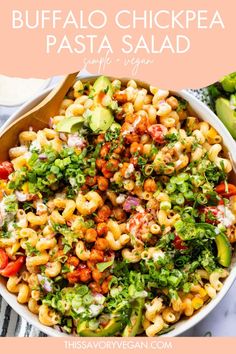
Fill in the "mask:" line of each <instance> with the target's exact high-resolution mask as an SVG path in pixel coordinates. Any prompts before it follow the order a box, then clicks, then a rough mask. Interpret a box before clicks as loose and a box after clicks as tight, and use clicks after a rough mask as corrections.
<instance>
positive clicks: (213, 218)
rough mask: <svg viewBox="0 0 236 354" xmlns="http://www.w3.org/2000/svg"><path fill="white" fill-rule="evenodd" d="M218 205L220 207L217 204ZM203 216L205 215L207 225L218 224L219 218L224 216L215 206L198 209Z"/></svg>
mask: <svg viewBox="0 0 236 354" xmlns="http://www.w3.org/2000/svg"><path fill="white" fill-rule="evenodd" d="M219 205H222V204H221V202H219ZM200 210H201V212H202V213H203V214H205V222H207V223H208V224H213V225H215V224H218V223H219V220H218V218H219V216H222V217H223V216H224V215H223V212H222V211H221V210H220V209H219V208H218V207H217V206H207V207H203V208H201V209H200Z"/></svg>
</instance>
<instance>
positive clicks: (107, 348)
mask: <svg viewBox="0 0 236 354" xmlns="http://www.w3.org/2000/svg"><path fill="white" fill-rule="evenodd" d="M235 346H236V338H201V340H199V338H163V337H162V338H160V337H159V338H158V337H157V338H140V337H139V338H132V339H131V338H130V339H123V338H99V339H97V338H81V337H80V338H76V337H71V339H65V338H44V339H42V338H27V339H26V338H2V339H1V351H2V352H3V353H13V352H19V348H20V352H21V353H25V354H31V353H34V354H41V353H42V352H45V353H50V352H51V353H58V354H65V353H85V354H96V353H101V352H102V353H104V354H110V353H111V352H112V353H113V354H116V353H139V352H142V353H144V354H151V353H153V354H155V353H169V354H183V353H191V354H199V353H214V354H220V353H222V352H227V353H228V354H234V353H235Z"/></svg>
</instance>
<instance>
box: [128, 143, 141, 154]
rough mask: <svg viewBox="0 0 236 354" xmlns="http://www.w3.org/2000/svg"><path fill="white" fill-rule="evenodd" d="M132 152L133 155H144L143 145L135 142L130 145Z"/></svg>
mask: <svg viewBox="0 0 236 354" xmlns="http://www.w3.org/2000/svg"><path fill="white" fill-rule="evenodd" d="M130 152H131V154H132V155H133V154H136V153H138V154H142V152H143V144H139V143H136V142H133V143H132V144H131V145H130Z"/></svg>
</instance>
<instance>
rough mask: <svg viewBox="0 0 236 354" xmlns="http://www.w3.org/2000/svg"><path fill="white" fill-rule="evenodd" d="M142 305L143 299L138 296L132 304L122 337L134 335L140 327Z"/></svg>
mask: <svg viewBox="0 0 236 354" xmlns="http://www.w3.org/2000/svg"><path fill="white" fill-rule="evenodd" d="M143 307H144V299H143V298H139V299H137V300H135V302H134V306H133V309H132V312H131V316H130V320H129V323H128V324H127V326H126V327H125V329H124V331H123V334H122V337H135V336H136V334H137V333H138V330H139V328H140V324H141V322H142V311H143Z"/></svg>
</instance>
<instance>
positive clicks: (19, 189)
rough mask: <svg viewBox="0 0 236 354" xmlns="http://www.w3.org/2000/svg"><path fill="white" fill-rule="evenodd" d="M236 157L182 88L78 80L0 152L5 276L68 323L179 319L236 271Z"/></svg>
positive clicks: (49, 317) (34, 304) (84, 330)
mask: <svg viewBox="0 0 236 354" xmlns="http://www.w3.org/2000/svg"><path fill="white" fill-rule="evenodd" d="M231 170H232V164H231V162H230V159H229V158H228V156H227V151H225V149H224V147H223V144H222V138H221V136H220V135H219V134H218V132H216V131H215V129H214V128H213V127H211V126H210V125H209V124H208V123H206V122H204V121H201V120H200V119H199V118H198V117H196V116H194V115H193V114H192V113H191V109H190V107H189V105H188V102H186V101H185V100H183V99H182V98H180V97H175V96H173V95H171V93H170V92H169V91H167V90H161V89H159V88H157V87H153V86H150V87H149V88H148V89H147V88H144V87H140V86H138V85H137V83H136V82H135V81H134V80H130V81H128V82H127V83H125V84H124V83H122V82H121V81H119V80H113V81H110V80H109V79H108V78H106V77H104V76H101V77H98V78H97V79H96V81H95V82H94V83H93V84H92V83H91V82H82V81H80V80H78V81H76V82H75V84H74V86H73V87H72V88H71V89H70V90H69V92H68V93H67V96H66V97H65V99H64V100H63V102H62V103H61V107H60V110H59V112H58V116H55V117H51V118H50V121H49V125H48V127H47V128H45V129H42V130H39V131H34V129H33V128H31V127H29V128H28V130H27V131H22V132H21V133H20V134H19V146H16V147H12V148H11V149H10V151H9V161H4V162H2V163H1V164H0V199H1V201H0V228H1V229H0V275H1V276H2V277H4V278H5V279H6V287H7V289H8V291H9V292H12V293H15V294H16V296H17V300H18V302H19V303H21V304H26V305H27V306H28V308H29V310H30V311H31V312H32V313H34V314H36V315H38V318H39V321H40V322H41V323H42V324H44V325H46V326H52V327H54V328H56V329H58V330H59V331H61V332H65V333H68V334H73V335H78V336H125V337H129V336H136V335H147V336H155V335H161V334H163V333H165V332H167V331H170V330H171V329H172V328H173V326H174V324H175V323H176V322H178V321H179V320H180V319H182V318H186V317H191V316H192V315H193V314H194V313H195V312H196V311H199V310H200V309H201V308H202V307H203V306H204V305H205V304H207V303H208V302H209V301H210V300H211V299H213V298H214V297H215V296H216V294H217V292H218V291H220V289H221V288H222V286H223V282H222V280H223V279H224V278H226V277H227V276H228V268H229V267H230V265H231V258H232V244H233V243H234V242H236V186H235V185H233V184H232V183H230V181H229V176H230V172H231Z"/></svg>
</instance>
